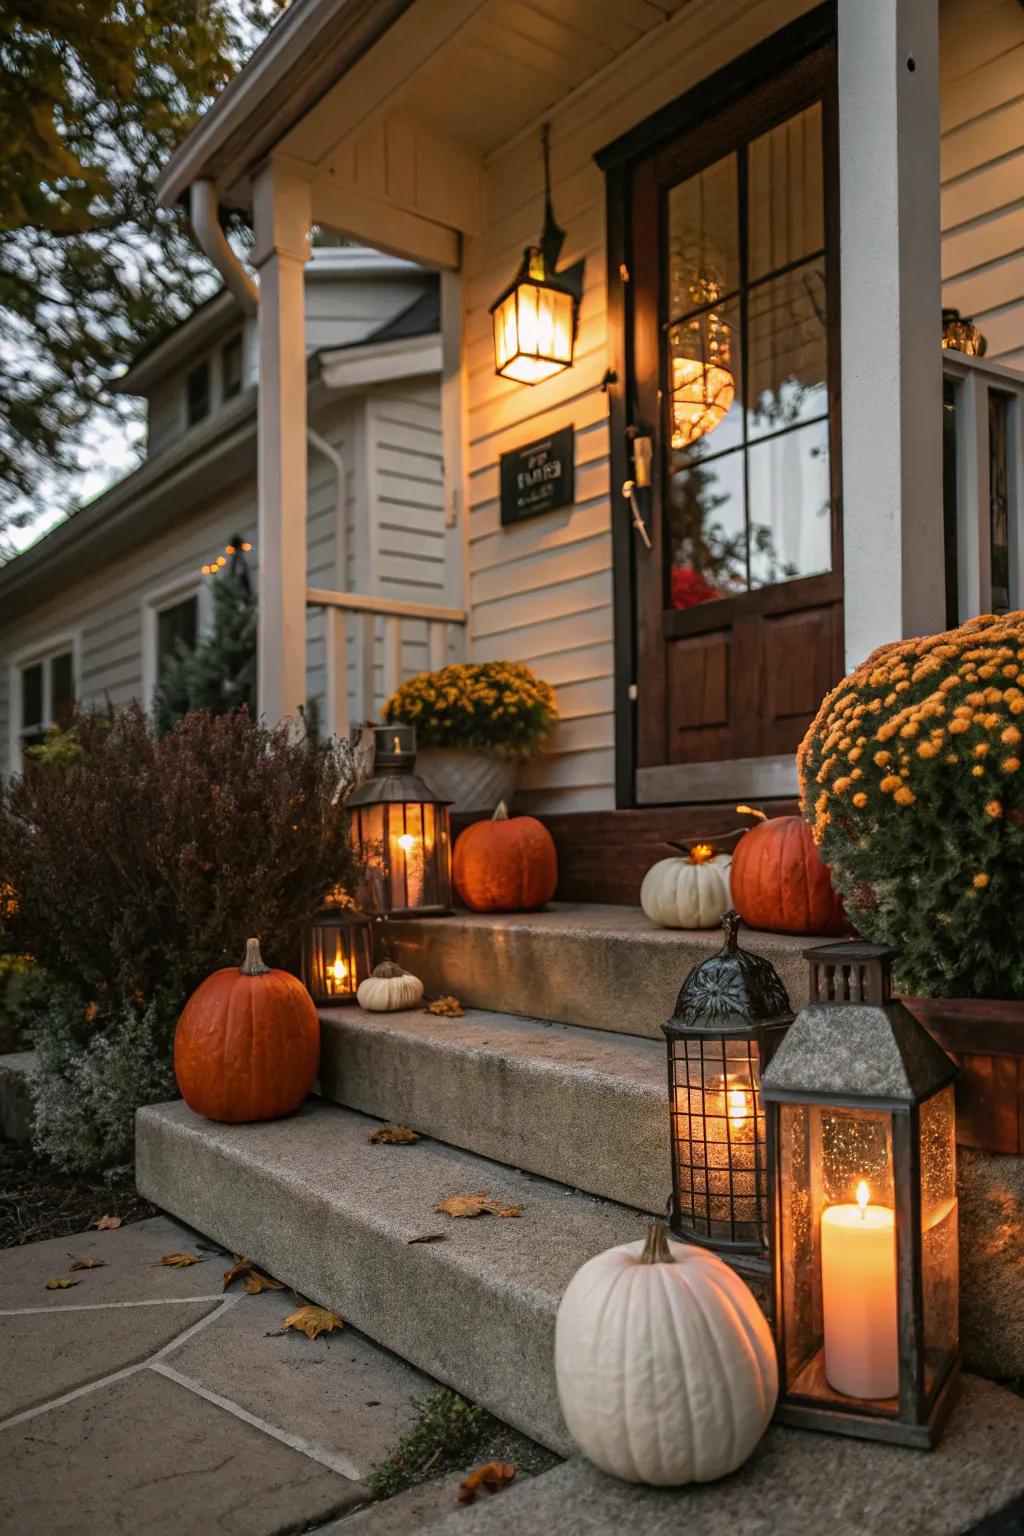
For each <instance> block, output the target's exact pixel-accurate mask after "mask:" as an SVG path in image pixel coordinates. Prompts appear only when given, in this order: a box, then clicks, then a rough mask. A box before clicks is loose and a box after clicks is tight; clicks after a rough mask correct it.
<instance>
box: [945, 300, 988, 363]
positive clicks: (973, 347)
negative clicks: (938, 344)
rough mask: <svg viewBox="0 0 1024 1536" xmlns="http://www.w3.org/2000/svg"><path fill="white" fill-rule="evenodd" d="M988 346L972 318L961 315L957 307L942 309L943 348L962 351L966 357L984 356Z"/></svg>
mask: <svg viewBox="0 0 1024 1536" xmlns="http://www.w3.org/2000/svg"><path fill="white" fill-rule="evenodd" d="M987 346H988V343H987V342H986V340H985V338H984V336H983V335H982V334H981V331H980V329H979V328H978V326H976V325H975V323H974V321H973V320H970V319H968V317H967V316H966V315H961V313H960V311H959V310H958V309H944V310H943V311H942V347H943V350H944V351H946V350H952V351H954V352H963V353H965V354H966V356H967V357H984V356H985V351H986V348H987Z"/></svg>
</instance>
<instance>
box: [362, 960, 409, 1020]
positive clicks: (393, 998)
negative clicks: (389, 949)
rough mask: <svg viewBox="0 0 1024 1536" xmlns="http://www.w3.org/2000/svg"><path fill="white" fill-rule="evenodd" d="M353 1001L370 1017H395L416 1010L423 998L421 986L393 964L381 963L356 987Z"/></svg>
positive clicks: (386, 961)
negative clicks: (403, 1010) (400, 1013)
mask: <svg viewBox="0 0 1024 1536" xmlns="http://www.w3.org/2000/svg"><path fill="white" fill-rule="evenodd" d="M356 998H357V1000H358V1003H359V1006H360V1008H367V1009H369V1011H370V1012H371V1013H394V1012H396V1011H397V1010H398V1009H399V1008H415V1007H416V1004H417V1003H419V1002H420V1001H421V1000H422V998H423V983H422V981H420V979H419V977H418V976H412V975H410V973H409V972H408V971H403V970H402V967H401V966H400V965H396V964H395V962H394V961H393V960H382V961H381V963H380V965H378V966H377V967H376V968H375V969H374V972H373V975H372V976H367V978H366V980H365V981H361V982H360V983H359V990H358V991H357V993H356Z"/></svg>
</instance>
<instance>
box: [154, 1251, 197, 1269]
mask: <svg viewBox="0 0 1024 1536" xmlns="http://www.w3.org/2000/svg"><path fill="white" fill-rule="evenodd" d="M160 1263H161V1264H164V1265H166V1267H167V1268H168V1269H187V1268H188V1266H189V1265H190V1264H198V1263H199V1255H198V1254H196V1253H165V1254H164V1256H163V1258H162V1259H161V1260H160Z"/></svg>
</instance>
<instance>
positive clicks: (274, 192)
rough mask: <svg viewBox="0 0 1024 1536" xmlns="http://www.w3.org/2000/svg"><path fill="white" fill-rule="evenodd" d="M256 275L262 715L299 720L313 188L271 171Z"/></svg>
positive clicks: (275, 167)
mask: <svg viewBox="0 0 1024 1536" xmlns="http://www.w3.org/2000/svg"><path fill="white" fill-rule="evenodd" d="M253 222H254V229H255V245H254V248H253V255H252V259H253V263H254V265H255V266H256V268H257V269H258V271H259V275H260V305H259V406H258V416H257V423H258V446H257V453H256V468H257V477H258V497H259V517H258V540H259V542H258V551H259V662H258V699H259V710H260V714H261V715H262V716H264V718H265V719H266V720H267V721H268V722H269V723H271V724H276V722H277V721H279V720H287V719H295V718H297V716H298V714H299V711H300V710H301V709H302V708H303V707H304V706H305V703H306V336H305V302H304V286H305V283H304V272H303V268H304V265H305V263H306V262H307V261H308V260H309V227H310V195H309V183H308V181H307V180H305V179H304V178H303V177H302V176H301V175H300V174H297V173H296V172H295V171H294V170H293V169H291V168H290V167H288V168H283V167H282V166H281V165H280V164H277V163H274V162H270V163H269V164H267V165H265V166H264V167H263V168H262V170H261V171H259V173H258V174H257V176H256V180H255V182H254V187H253Z"/></svg>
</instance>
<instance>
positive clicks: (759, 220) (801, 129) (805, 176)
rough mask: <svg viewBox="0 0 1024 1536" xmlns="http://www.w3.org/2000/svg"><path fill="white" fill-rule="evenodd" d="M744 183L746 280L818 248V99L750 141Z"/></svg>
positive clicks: (821, 228)
mask: <svg viewBox="0 0 1024 1536" xmlns="http://www.w3.org/2000/svg"><path fill="white" fill-rule="evenodd" d="M747 184H748V193H747V206H748V210H749V219H750V224H749V231H748V236H747V240H748V260H747V280H748V281H749V282H754V281H755V280H756V279H757V278H758V277H763V276H764V275H765V274H766V273H768V272H776V271H778V269H779V268H780V267H785V266H788V265H789V264H790V262H794V261H802V260H803V259H804V258H805V257H807V256H811V255H813V254H815V253H817V252H818V251H820V250H822V248H823V247H824V244H825V200H824V193H823V178H822V144H821V103H820V102H815V104H814V105H813V106H811V107H808V108H807V109H806V110H805V111H803V112H798V113H797V114H796V116H795V117H790V118H787V120H786V121H785V122H784V123H780V124H779V126H778V127H777V128H773V129H772V130H771V132H770V133H765V134H762V135H761V137H760V138H758V139H754V140H753V141H752V143H751V145H750V149H749V158H748V162H747Z"/></svg>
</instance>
